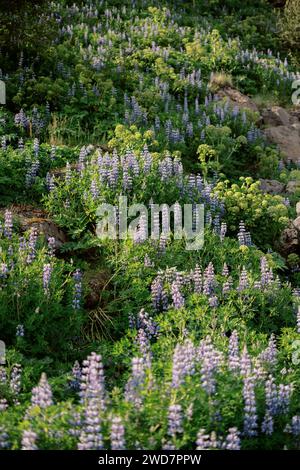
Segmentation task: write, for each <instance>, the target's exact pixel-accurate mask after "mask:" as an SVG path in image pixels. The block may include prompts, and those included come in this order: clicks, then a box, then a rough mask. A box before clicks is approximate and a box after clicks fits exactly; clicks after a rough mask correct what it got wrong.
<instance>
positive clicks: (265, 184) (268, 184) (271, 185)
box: [259, 179, 285, 194]
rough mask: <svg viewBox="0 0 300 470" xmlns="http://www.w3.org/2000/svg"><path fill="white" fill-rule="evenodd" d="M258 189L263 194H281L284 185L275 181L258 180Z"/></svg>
mask: <svg viewBox="0 0 300 470" xmlns="http://www.w3.org/2000/svg"><path fill="white" fill-rule="evenodd" d="M259 181H260V189H261V190H262V191H263V192H264V193H269V194H281V193H283V192H284V188H285V185H284V184H283V183H281V182H280V181H277V180H267V179H260V180H259Z"/></svg>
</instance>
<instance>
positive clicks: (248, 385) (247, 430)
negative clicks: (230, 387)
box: [243, 375, 257, 437]
mask: <svg viewBox="0 0 300 470" xmlns="http://www.w3.org/2000/svg"><path fill="white" fill-rule="evenodd" d="M254 388H255V382H254V378H253V377H252V376H250V375H247V376H246V377H244V387H243V397H244V435H245V436H247V437H253V436H256V435H257V414H256V399H255V392H254Z"/></svg>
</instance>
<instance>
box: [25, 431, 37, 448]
mask: <svg viewBox="0 0 300 470" xmlns="http://www.w3.org/2000/svg"><path fill="white" fill-rule="evenodd" d="M36 440H37V434H36V433H35V432H33V431H31V430H28V431H27V430H25V431H23V434H22V450H38V447H37V445H36Z"/></svg>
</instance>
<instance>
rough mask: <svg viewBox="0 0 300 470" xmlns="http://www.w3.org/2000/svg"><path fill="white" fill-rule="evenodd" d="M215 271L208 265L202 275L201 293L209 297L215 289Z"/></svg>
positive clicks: (211, 265) (210, 264)
mask: <svg viewBox="0 0 300 470" xmlns="http://www.w3.org/2000/svg"><path fill="white" fill-rule="evenodd" d="M215 284H216V282H215V271H214V266H213V264H212V263H209V265H208V266H207V268H206V269H205V271H204V274H203V293H204V294H206V295H207V296H210V295H211V294H212V293H213V291H214V288H215Z"/></svg>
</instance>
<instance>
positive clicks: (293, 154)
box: [264, 124, 300, 163]
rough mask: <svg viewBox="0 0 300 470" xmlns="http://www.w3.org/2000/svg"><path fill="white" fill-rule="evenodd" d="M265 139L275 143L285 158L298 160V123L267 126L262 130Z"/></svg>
mask: <svg viewBox="0 0 300 470" xmlns="http://www.w3.org/2000/svg"><path fill="white" fill-rule="evenodd" d="M264 134H265V137H266V138H267V140H268V141H269V142H270V143H272V144H276V145H277V146H278V148H279V150H280V151H281V153H282V154H283V156H284V157H285V159H286V160H292V161H293V162H295V163H296V162H297V161H298V160H300V124H291V125H289V126H277V127H269V128H267V129H265V130H264Z"/></svg>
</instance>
